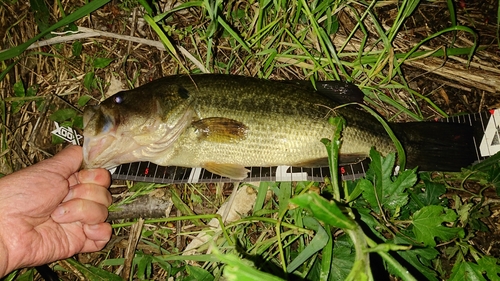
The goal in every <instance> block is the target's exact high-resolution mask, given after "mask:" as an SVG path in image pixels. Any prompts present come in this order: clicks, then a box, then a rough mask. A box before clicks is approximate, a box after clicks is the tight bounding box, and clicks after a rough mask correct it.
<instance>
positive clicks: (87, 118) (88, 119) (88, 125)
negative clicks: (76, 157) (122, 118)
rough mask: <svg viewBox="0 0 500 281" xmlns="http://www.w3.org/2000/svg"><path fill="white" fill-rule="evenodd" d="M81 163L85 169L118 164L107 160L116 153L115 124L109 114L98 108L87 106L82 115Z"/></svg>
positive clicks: (111, 166)
mask: <svg viewBox="0 0 500 281" xmlns="http://www.w3.org/2000/svg"><path fill="white" fill-rule="evenodd" d="M83 125H84V130H83V136H84V140H83V163H84V167H85V168H105V169H109V168H113V167H115V166H118V165H119V164H120V163H116V162H115V161H113V160H109V159H110V158H109V157H108V155H110V154H111V153H117V151H116V150H118V149H117V148H115V147H116V145H114V144H115V143H116V141H117V137H116V124H115V120H114V118H113V117H112V115H110V114H106V112H103V109H102V108H101V107H100V106H99V105H96V106H88V107H86V108H85V111H84V113H83Z"/></svg>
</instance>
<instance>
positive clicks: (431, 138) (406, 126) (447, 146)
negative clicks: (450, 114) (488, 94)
mask: <svg viewBox="0 0 500 281" xmlns="http://www.w3.org/2000/svg"><path fill="white" fill-rule="evenodd" d="M392 125H394V126H392ZM392 125H391V127H392V128H393V130H394V132H395V134H396V135H397V136H398V138H399V139H400V141H401V142H402V144H403V147H404V148H405V152H406V165H407V168H414V167H416V166H418V167H419V170H420V171H443V172H444V171H446V172H458V171H460V170H461V168H464V167H467V166H469V165H471V164H472V163H473V162H474V161H475V160H477V156H476V149H475V144H474V130H473V128H472V127H471V126H468V125H466V124H457V123H443V122H409V123H397V124H392Z"/></svg>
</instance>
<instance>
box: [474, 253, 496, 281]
mask: <svg viewBox="0 0 500 281" xmlns="http://www.w3.org/2000/svg"><path fill="white" fill-rule="evenodd" d="M477 264H478V265H479V266H480V267H481V269H482V271H483V272H486V276H487V277H488V279H489V280H492V281H499V280H500V265H499V264H498V260H497V259H496V258H494V257H490V256H483V257H482V258H480V259H479V260H478V261H477Z"/></svg>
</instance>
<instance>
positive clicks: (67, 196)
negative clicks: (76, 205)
mask: <svg viewBox="0 0 500 281" xmlns="http://www.w3.org/2000/svg"><path fill="white" fill-rule="evenodd" d="M74 196H75V192H74V191H73V189H70V190H69V191H68V194H66V197H64V200H63V202H66V201H69V200H71V199H73V197H74Z"/></svg>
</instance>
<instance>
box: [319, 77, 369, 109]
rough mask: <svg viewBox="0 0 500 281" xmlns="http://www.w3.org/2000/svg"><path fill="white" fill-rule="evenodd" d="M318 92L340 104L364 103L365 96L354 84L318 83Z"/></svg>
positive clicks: (338, 82) (337, 82)
mask: <svg viewBox="0 0 500 281" xmlns="http://www.w3.org/2000/svg"><path fill="white" fill-rule="evenodd" d="M316 91H317V92H318V93H319V94H321V95H322V96H324V97H327V98H329V99H331V100H334V101H336V102H338V103H340V104H345V103H351V102H357V103H363V99H364V97H365V94H363V92H362V91H361V90H360V89H359V88H358V87H357V86H356V85H354V84H352V83H349V82H342V81H317V82H316Z"/></svg>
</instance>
